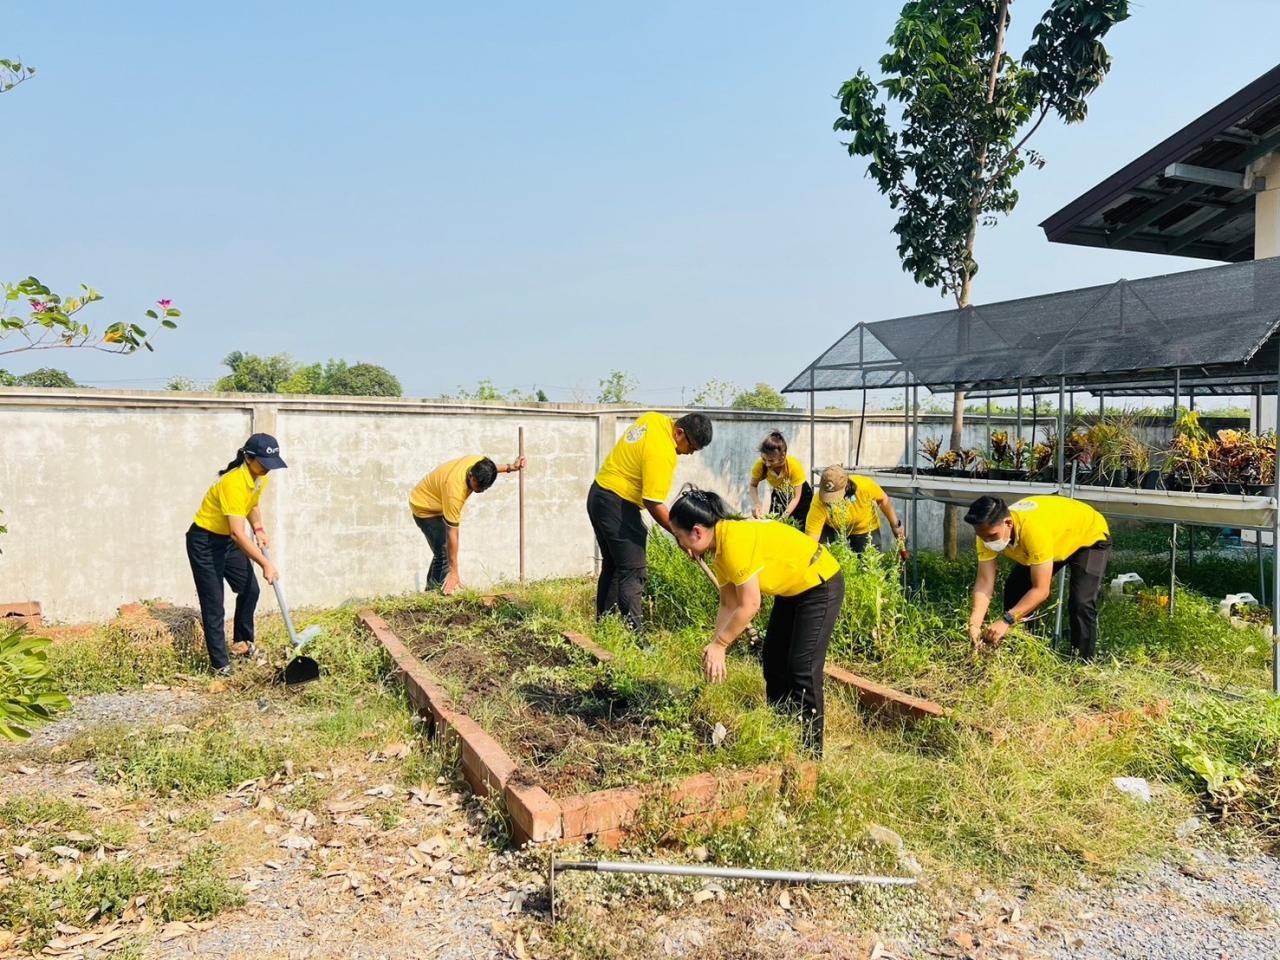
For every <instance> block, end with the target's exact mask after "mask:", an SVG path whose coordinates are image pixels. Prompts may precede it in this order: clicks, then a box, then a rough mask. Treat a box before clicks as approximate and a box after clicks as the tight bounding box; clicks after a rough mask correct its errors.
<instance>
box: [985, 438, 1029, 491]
mask: <svg viewBox="0 0 1280 960" xmlns="http://www.w3.org/2000/svg"><path fill="white" fill-rule="evenodd" d="M1026 444H1027V442H1026V441H1025V440H1023V439H1022V438H1019V439H1018V440H1017V441H1016V442H1014V443H1010V442H1009V431H1008V430H997V431H995V432H994V433H992V434H991V457H990V461H989V463H988V467H989V470H988V473H989V475H990V477H991V479H992V480H1020V479H1021V478H1022V464H1021V463H1020V462H1019V460H1020V458H1021V457H1023V456H1025V454H1026V449H1027V447H1026Z"/></svg>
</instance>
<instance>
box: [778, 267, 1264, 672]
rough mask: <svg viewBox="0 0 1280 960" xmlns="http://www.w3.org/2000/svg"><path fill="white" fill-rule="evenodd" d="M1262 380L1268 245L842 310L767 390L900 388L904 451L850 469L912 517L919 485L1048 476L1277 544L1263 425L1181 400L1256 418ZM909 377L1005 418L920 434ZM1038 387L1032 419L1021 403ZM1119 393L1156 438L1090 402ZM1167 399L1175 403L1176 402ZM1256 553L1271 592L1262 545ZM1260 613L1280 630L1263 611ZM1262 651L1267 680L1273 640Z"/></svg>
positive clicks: (954, 489)
mask: <svg viewBox="0 0 1280 960" xmlns="http://www.w3.org/2000/svg"><path fill="white" fill-rule="evenodd" d="M1278 380H1280V258H1272V259H1267V260H1254V261H1249V262H1245V263H1236V264H1229V265H1226V266H1219V267H1210V268H1208V269H1204V270H1192V271H1186V272H1183V273H1176V274H1167V275H1164V276H1158V277H1149V278H1146V279H1142V280H1133V281H1127V280H1120V281H1117V282H1115V283H1112V284H1106V285H1103V286H1096V287H1083V288H1079V289H1075V290H1068V291H1064V292H1060V293H1051V294H1044V295H1041V296H1036V297H1027V298H1023V299H1019V300H1009V301H1004V302H1001V303H993V304H987V305H983V306H971V307H965V308H962V309H956V310H943V311H939V312H936V313H929V314H921V315H917V316H910V317H902V318H899V319H895V320H885V321H881V322H877V323H859V324H857V325H856V326H854V327H853V328H852V329H851V330H849V331H848V332H847V333H845V334H844V335H843V336H842V337H840V338H839V339H838V340H837V341H836V342H835V343H834V344H832V345H831V346H830V347H829V348H827V349H826V350H825V351H823V353H822V354H821V355H819V356H818V357H817V358H816V359H815V360H814V361H813V362H812V363H810V364H809V365H808V366H807V367H805V369H804V370H803V371H801V372H800V374H798V375H797V376H796V377H795V378H794V379H792V381H791V382H790V383H789V384H787V386H786V387H784V388H783V392H784V393H808V394H809V408H810V412H811V415H812V412H813V411H814V409H815V402H816V401H815V396H816V394H818V393H822V392H830V391H850V390H858V391H863V395H864V397H865V392H866V391H868V390H885V389H901V390H902V391H903V402H904V405H905V410H906V413H907V415H906V416H905V417H904V420H903V446H904V449H905V450H906V451H907V454H906V455H905V457H904V459H905V460H906V461H907V462H906V464H905V465H885V468H884V469H878V470H871V471H860V472H869V473H870V475H871V476H873V477H875V479H876V480H877V482H879V483H880V484H881V485H882V486H883V487H884V488H885V490H886V492H888V493H890V494H891V495H893V496H898V497H904V498H906V499H909V500H910V501H911V515H912V516H911V523H912V525H913V527H915V526H916V525H917V523H918V520H917V514H918V511H917V509H916V504H917V502H918V500H920V499H928V500H937V501H941V502H945V503H955V504H963V503H968V502H970V501H972V500H973V499H974V498H976V497H978V496H981V495H982V494H983V493H993V492H1000V493H1002V494H1008V495H1010V496H1013V497H1017V496H1026V495H1029V494H1033V493H1052V492H1061V493H1064V494H1069V495H1073V496H1075V497H1076V498H1077V499H1080V500H1084V501H1086V502H1088V503H1090V504H1092V505H1093V506H1094V507H1096V508H1097V509H1098V510H1099V511H1101V512H1102V513H1103V514H1105V515H1107V516H1109V517H1116V518H1131V519H1139V520H1149V521H1163V522H1168V523H1173V524H1198V525H1210V526H1223V527H1233V528H1242V529H1253V530H1264V531H1269V532H1270V533H1271V539H1272V544H1271V548H1272V549H1273V550H1275V551H1276V552H1277V558H1276V559H1277V560H1278V561H1280V510H1277V504H1276V497H1275V480H1276V476H1275V473H1276V436H1275V431H1274V430H1271V431H1266V432H1258V433H1254V432H1251V431H1247V430H1221V431H1216V432H1212V433H1211V432H1209V431H1207V430H1205V429H1204V428H1203V427H1202V426H1201V424H1200V420H1199V417H1198V416H1197V415H1196V414H1195V412H1194V406H1195V400H1196V398H1197V397H1200V398H1204V397H1206V396H1227V395H1229V396H1236V397H1241V398H1250V399H1251V400H1252V402H1253V403H1254V404H1255V410H1256V418H1255V424H1260V423H1261V419H1262V414H1263V397H1270V396H1276V395H1277V394H1280V383H1278ZM921 387H923V388H925V390H926V391H930V390H932V391H941V392H946V393H951V392H953V391H964V392H965V393H966V394H967V395H968V396H969V397H970V398H973V397H975V396H976V397H978V398H981V397H984V396H985V397H986V398H988V399H991V398H996V397H1001V398H1012V399H1013V400H1014V403H1015V407H1014V409H1015V415H1014V417H1013V421H1012V428H1013V431H1012V434H1011V433H1010V431H1009V430H1007V429H1005V430H999V431H995V432H990V433H989V442H988V445H987V449H985V450H977V449H970V450H965V451H962V452H953V451H943V450H941V449H940V447H939V446H937V445H935V444H934V443H932V442H928V441H926V443H923V444H922V442H921V438H920V402H919V401H920V388H921ZM1082 393H1087V394H1091V395H1092V396H1093V397H1095V398H1096V399H1097V401H1098V413H1097V414H1085V412H1084V411H1080V413H1081V416H1077V415H1076V411H1075V409H1074V398H1075V397H1076V396H1077V395H1079V394H1082ZM1055 394H1056V397H1057V409H1056V411H1055V412H1054V413H1053V414H1052V415H1051V417H1052V419H1049V420H1048V422H1047V423H1046V422H1045V417H1044V415H1043V414H1042V413H1040V412H1038V408H1037V402H1038V401H1039V400H1041V399H1042V398H1045V397H1052V396H1053V395H1055ZM1121 397H1153V398H1161V397H1168V398H1171V400H1172V402H1171V404H1170V410H1171V417H1170V418H1167V419H1166V420H1165V423H1166V424H1168V425H1169V426H1167V427H1166V429H1167V430H1168V436H1167V440H1166V442H1163V443H1153V442H1152V440H1151V439H1150V435H1151V433H1152V427H1151V425H1150V424H1149V423H1143V422H1142V421H1141V420H1140V418H1137V417H1133V416H1129V415H1125V416H1119V417H1115V416H1107V415H1105V413H1103V411H1104V410H1105V405H1106V400H1107V398H1113V399H1114V398H1121ZM1028 401H1029V402H1028ZM1183 403H1186V404H1187V406H1188V407H1190V408H1191V409H1190V412H1187V413H1183V414H1181V415H1179V410H1180V405H1181V404H1183ZM1024 408H1025V413H1024ZM1006 421H1007V418H1006ZM860 443H861V439H859V444H860ZM860 459H861V457H860V450H859V453H858V454H855V455H854V460H855V462H858V461H859V460H860ZM1258 544H1259V546H1258V549H1259V552H1260V553H1261V549H1262V546H1261V538H1259V541H1258ZM1272 570H1273V577H1274V580H1275V582H1274V583H1273V584H1272V596H1273V597H1275V596H1280V562H1277V563H1275V564H1274V565H1273V567H1272ZM1172 586H1173V578H1172V577H1171V589H1172ZM1273 608H1274V609H1275V610H1276V611H1280V603H1274V604H1273ZM1275 616H1277V617H1280V613H1276V614H1275ZM1273 630H1274V632H1275V633H1276V634H1277V635H1280V620H1273ZM1274 655H1275V662H1274V663H1273V681H1274V685H1275V688H1276V690H1277V692H1280V643H1278V644H1277V647H1276V650H1275V651H1274Z"/></svg>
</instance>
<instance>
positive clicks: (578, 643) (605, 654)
mask: <svg viewBox="0 0 1280 960" xmlns="http://www.w3.org/2000/svg"><path fill="white" fill-rule="evenodd" d="M560 636H562V637H564V639H566V640H568V641H569V642H570V643H572V644H573V645H574V646H575V647H578V648H580V649H582V650H585V651H587V653H589V654H591V656H593V657H595V658H596V659H597V660H598V661H600V662H601V663H608V662H609V661H610V660H612V659H613V654H612V653H610V652H609V651H608V650H606V649H605V648H604V647H602V646H600V645H599V644H598V643H596V642H595V641H594V640H592V639H591V638H590V637H584V636H583V635H582V634H580V633H578V632H577V631H576V630H565V631H564V632H563V633H561V634H560Z"/></svg>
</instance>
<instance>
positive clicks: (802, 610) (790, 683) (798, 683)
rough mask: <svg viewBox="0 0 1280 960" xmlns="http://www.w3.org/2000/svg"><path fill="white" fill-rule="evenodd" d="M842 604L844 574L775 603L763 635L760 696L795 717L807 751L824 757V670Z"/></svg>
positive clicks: (776, 599)
mask: <svg viewBox="0 0 1280 960" xmlns="http://www.w3.org/2000/svg"><path fill="white" fill-rule="evenodd" d="M843 601H844V574H843V573H840V572H837V573H836V575H835V576H834V577H832V578H831V579H830V580H828V581H826V582H825V583H822V584H819V585H818V586H816V587H813V588H812V589H809V590H806V591H805V592H804V593H802V594H799V595H798V596H794V597H776V598H775V599H774V601H773V612H772V613H771V614H769V626H768V627H767V628H766V629H765V634H764V654H763V660H764V694H765V698H766V699H767V700H768V701H769V703H770V704H771V705H772V706H774V707H776V708H778V709H781V710H793V711H796V712H798V713H799V715H800V722H801V724H802V725H803V730H802V733H803V736H804V744H805V747H806V748H807V749H808V750H809V751H810V752H811V753H812V754H813V755H814V756H817V757H820V756H822V727H823V704H822V668H823V666H824V665H825V664H826V662H827V644H828V643H830V641H831V632H832V631H833V630H834V629H835V626H836V617H837V616H838V615H839V613H840V604H841V603H842V602H843Z"/></svg>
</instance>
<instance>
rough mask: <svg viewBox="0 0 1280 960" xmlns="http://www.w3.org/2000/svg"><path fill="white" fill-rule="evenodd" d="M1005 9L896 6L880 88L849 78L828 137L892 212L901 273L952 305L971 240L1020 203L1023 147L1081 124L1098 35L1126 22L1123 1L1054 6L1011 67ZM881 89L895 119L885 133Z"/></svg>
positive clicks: (1098, 73)
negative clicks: (840, 144) (1055, 125)
mask: <svg viewBox="0 0 1280 960" xmlns="http://www.w3.org/2000/svg"><path fill="white" fill-rule="evenodd" d="M1007 9H1008V4H1006V3H992V2H984V0H911V2H909V3H907V4H906V5H905V6H903V8H902V12H901V14H900V16H899V19H898V22H897V25H896V27H895V28H894V32H893V35H892V36H891V37H890V39H889V45H890V50H889V52H888V53H887V54H885V55H884V56H883V57H882V58H881V59H880V69H881V71H882V73H883V74H884V79H882V80H881V81H879V82H878V83H877V82H875V81H873V80H872V79H871V77H870V76H868V74H867V73H866V72H865V71H863V70H859V71H858V72H857V74H855V76H854V77H853V78H852V79H851V80H849V81H848V82H846V83H845V84H844V85H843V86H842V87H841V88H840V91H839V94H838V97H839V100H840V117H839V118H838V119H837V120H836V121H835V124H834V127H835V129H836V130H838V131H841V132H844V133H849V134H852V135H853V139H852V140H850V141H849V142H848V143H846V144H845V146H846V148H847V150H848V152H849V155H850V156H851V157H866V158H868V161H869V162H868V165H867V173H868V174H869V175H870V177H871V179H872V180H874V181H875V183H876V186H877V187H878V188H879V190H880V192H881V193H883V194H885V195H886V196H887V197H888V198H889V205H890V206H891V207H892V208H893V209H894V210H896V211H898V220H897V223H896V224H895V226H894V232H895V233H896V234H897V235H898V253H899V256H900V257H901V258H902V264H903V269H905V270H906V271H907V272H908V273H910V274H911V275H912V276H913V277H914V278H915V280H916V282H917V283H922V284H924V285H925V286H928V287H939V288H940V289H941V292H942V293H943V294H944V295H945V294H948V293H951V294H954V295H955V296H956V297H957V302H959V303H960V305H961V306H963V305H965V303H966V302H967V300H965V299H962V298H963V297H966V296H967V291H968V285H969V281H970V280H971V278H972V277H973V275H974V274H975V273H976V272H977V269H978V264H977V261H976V260H975V259H974V252H973V247H974V232H975V230H976V228H977V227H978V225H979V223H984V222H993V218H994V216H995V215H996V214H1000V213H1009V212H1010V211H1012V210H1013V208H1014V206H1015V205H1016V204H1017V202H1018V192H1017V190H1016V189H1015V188H1014V180H1015V179H1016V178H1017V175H1018V174H1019V173H1021V172H1022V170H1023V169H1024V168H1025V167H1026V165H1027V163H1028V162H1030V163H1032V164H1033V165H1035V166H1041V165H1043V160H1042V159H1041V158H1040V157H1039V156H1038V155H1037V154H1036V153H1035V152H1034V151H1029V150H1027V149H1025V145H1026V143H1027V140H1028V139H1029V138H1030V137H1031V136H1032V135H1033V134H1034V133H1035V131H1036V130H1037V129H1038V128H1039V126H1040V124H1041V123H1042V122H1043V121H1044V119H1045V118H1046V117H1047V116H1048V115H1049V114H1050V113H1054V114H1056V115H1057V116H1058V117H1059V118H1061V119H1062V120H1063V121H1065V122H1067V123H1075V122H1078V121H1080V120H1083V119H1084V116H1085V112H1086V102H1087V99H1088V97H1089V95H1090V94H1091V93H1093V91H1094V90H1096V89H1097V87H1098V85H1099V84H1101V83H1102V80H1103V78H1104V77H1105V76H1106V73H1107V71H1108V69H1109V68H1110V66H1111V58H1110V55H1109V54H1108V53H1107V51H1106V49H1105V48H1104V47H1103V45H1102V38H1103V37H1105V36H1106V34H1107V32H1108V31H1109V30H1110V29H1111V27H1112V26H1114V25H1115V24H1116V23H1119V22H1120V21H1122V20H1124V19H1126V18H1127V17H1128V15H1129V13H1128V2H1127V0H1078V2H1064V0H1057V2H1054V3H1052V5H1051V6H1050V8H1049V10H1047V11H1046V12H1045V14H1044V16H1043V17H1042V18H1041V20H1040V22H1039V24H1037V25H1036V27H1035V29H1034V31H1033V39H1032V43H1031V46H1030V47H1029V48H1028V49H1027V50H1026V52H1025V53H1024V54H1023V55H1022V58H1021V60H1020V61H1015V60H1014V59H1013V58H1012V57H1010V56H1009V55H1008V53H1007V52H1005V50H1004V48H1003V43H1004V33H1005V27H1006V23H1007V20H1006V12H1007ZM880 89H883V90H884V92H885V95H886V96H887V98H888V100H890V101H892V102H894V104H895V106H896V107H897V108H898V109H899V110H900V111H901V117H902V119H901V126H900V128H899V129H898V130H894V129H893V128H891V127H890V125H889V121H888V118H887V111H886V108H885V104H884V103H883V102H882V101H881V99H880V92H879V91H880Z"/></svg>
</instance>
